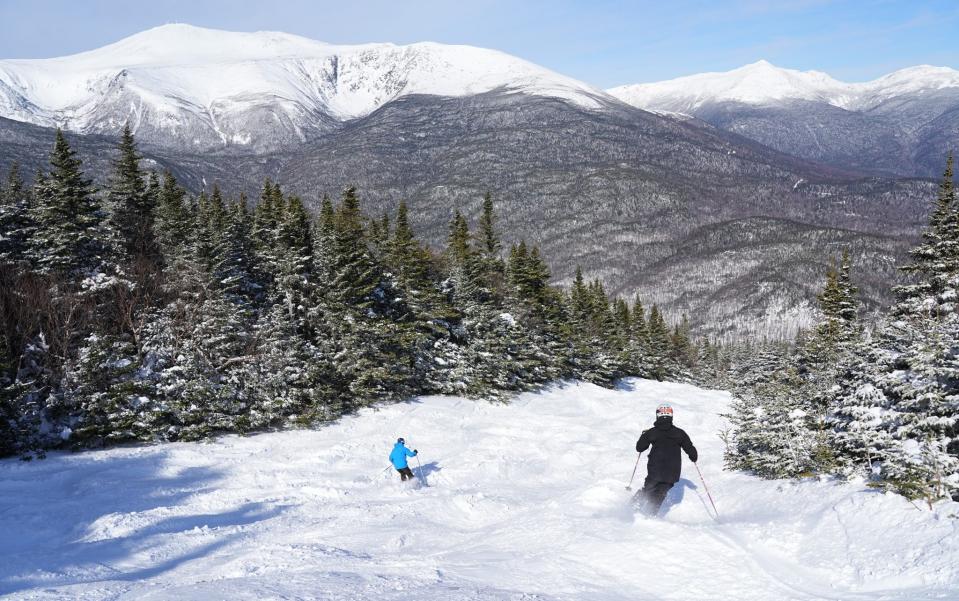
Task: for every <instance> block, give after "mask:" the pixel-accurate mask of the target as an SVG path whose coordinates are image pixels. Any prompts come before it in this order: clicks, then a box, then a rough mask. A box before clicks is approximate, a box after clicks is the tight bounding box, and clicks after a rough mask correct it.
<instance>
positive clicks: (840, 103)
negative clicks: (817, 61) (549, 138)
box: [607, 60, 959, 114]
mask: <svg viewBox="0 0 959 601" xmlns="http://www.w3.org/2000/svg"><path fill="white" fill-rule="evenodd" d="M947 88H956V89H959V71H956V70H955V69H950V68H948V67H931V66H928V65H922V66H918V67H910V68H908V69H902V70H900V71H896V72H894V73H890V74H889V75H886V76H884V77H880V78H879V79H876V80H873V81H869V82H865V83H844V82H841V81H838V80H836V79H833V78H832V77H830V76H829V75H827V74H825V73H822V72H820V71H797V70H794V69H783V68H780V67H777V66H775V65H773V64H771V63H769V62H767V61H764V60H761V61H758V62H755V63H752V64H750V65H746V66H744V67H740V68H738V69H733V70H732V71H726V72H723V73H701V74H699V75H690V76H688V77H680V78H678V79H671V80H669V81H662V82H657V83H644V84H632V85H624V86H619V87H616V88H611V89H610V90H607V91H608V92H609V93H610V94H612V95H613V96H616V97H617V98H619V99H620V100H623V101H624V102H627V103H629V104H631V105H633V106H636V107H639V108H643V109H649V110H657V111H673V112H677V113H686V114H693V113H694V112H695V111H696V110H697V109H700V108H701V107H703V106H704V105H707V104H712V103H720V102H739V103H743V104H752V105H767V104H773V103H782V102H791V101H796V100H805V101H812V102H822V103H825V104H829V105H831V106H835V107H838V108H843V109H848V110H869V109H872V108H875V107H876V106H878V105H879V104H881V103H882V102H885V101H887V100H890V99H892V98H895V97H897V96H906V95H916V94H924V93H930V92H934V91H938V90H942V89H947Z"/></svg>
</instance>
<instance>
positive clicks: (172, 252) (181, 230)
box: [155, 171, 192, 265]
mask: <svg viewBox="0 0 959 601" xmlns="http://www.w3.org/2000/svg"><path fill="white" fill-rule="evenodd" d="M191 222H192V216H191V215H190V209H189V207H188V206H187V204H186V191H185V190H184V189H183V188H181V187H180V185H179V184H177V181H176V178H175V177H173V174H172V173H170V172H169V171H167V172H166V173H164V174H163V184H162V186H161V187H160V191H159V202H158V206H157V210H156V219H155V230H156V238H157V244H158V245H159V248H160V252H161V254H162V256H163V259H164V261H165V262H166V264H167V265H173V264H174V263H175V262H176V261H177V260H178V257H179V258H180V259H182V254H183V252H184V251H185V249H186V247H187V244H188V242H189V238H190V230H191V225H192V223H191Z"/></svg>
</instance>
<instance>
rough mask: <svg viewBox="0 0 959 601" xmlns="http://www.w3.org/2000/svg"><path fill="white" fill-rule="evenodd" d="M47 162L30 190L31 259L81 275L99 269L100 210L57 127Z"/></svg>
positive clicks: (46, 268) (102, 250)
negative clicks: (43, 173)
mask: <svg viewBox="0 0 959 601" xmlns="http://www.w3.org/2000/svg"><path fill="white" fill-rule="evenodd" d="M50 166H51V170H50V174H49V176H47V177H44V178H43V179H42V180H40V181H39V182H38V184H37V187H36V189H35V191H34V199H35V200H34V205H33V220H34V222H35V223H36V231H35V232H34V235H33V236H32V238H31V240H30V255H31V258H32V259H33V260H34V262H35V264H36V265H37V266H38V269H39V270H40V271H41V272H43V273H53V272H63V273H66V274H68V275H71V276H74V277H86V276H89V275H92V274H94V273H96V272H98V271H103V270H104V269H105V264H106V254H107V252H106V251H107V243H106V236H105V234H104V232H103V230H102V229H101V227H100V224H101V222H102V220H103V212H102V211H101V209H100V205H99V203H97V201H96V199H95V198H94V196H93V187H92V185H91V182H90V180H88V179H86V178H84V177H83V173H82V172H81V170H80V166H81V161H80V159H79V158H77V156H76V153H75V152H74V151H73V150H72V149H71V148H70V145H69V144H68V143H67V140H66V137H64V135H63V132H62V131H61V130H59V129H58V130H57V133H56V142H55V143H54V147H53V152H52V154H51V155H50Z"/></svg>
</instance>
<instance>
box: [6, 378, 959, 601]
mask: <svg viewBox="0 0 959 601" xmlns="http://www.w3.org/2000/svg"><path fill="white" fill-rule="evenodd" d="M662 401H668V402H671V403H672V404H673V405H674V407H675V408H676V411H677V417H676V422H677V425H679V426H680V427H682V428H684V429H686V431H687V432H689V434H690V435H691V437H692V439H693V442H694V443H695V444H696V446H697V448H698V449H699V451H700V457H701V460H700V467H701V469H702V470H703V474H704V476H705V477H706V479H707V484H708V485H709V487H710V492H712V494H713V498H714V499H715V501H716V505H717V507H718V509H719V518H718V520H716V519H714V518H713V517H712V516H711V514H710V513H709V510H710V509H711V508H710V507H709V503H708V501H707V499H706V496H705V493H704V491H703V490H702V485H701V484H700V481H699V477H698V475H697V474H696V470H695V468H694V467H693V466H692V465H691V464H689V463H688V462H686V460H685V458H684V462H685V463H684V467H683V479H682V480H681V481H680V483H679V484H677V486H676V487H674V488H673V490H672V491H671V492H670V495H669V497H668V498H667V501H666V504H665V505H664V509H663V511H662V512H661V517H660V519H648V518H642V517H636V516H634V515H633V512H632V510H631V509H630V507H629V505H628V500H629V498H630V495H631V494H632V493H630V492H627V491H626V490H625V485H626V480H627V479H628V477H629V474H630V472H631V470H632V467H633V463H634V461H635V457H636V455H635V453H634V452H633V451H632V448H633V445H634V444H635V441H636V438H637V437H638V436H639V433H640V431H641V430H642V429H644V428H647V427H649V426H650V424H651V422H652V414H653V410H654V408H655V407H656V405H657V404H659V403H660V402H662ZM728 401H729V397H728V395H727V394H726V393H724V392H717V391H706V390H701V389H698V388H695V387H692V386H687V385H681V384H669V383H658V382H650V381H645V380H627V381H625V382H623V383H622V384H621V385H620V387H619V388H618V389H616V390H606V389H602V388H599V387H596V386H592V385H589V384H581V383H570V384H565V385H557V386H554V387H552V388H549V389H547V390H545V391H543V392H539V393H529V394H524V395H521V396H520V397H519V398H518V399H516V400H515V401H514V402H513V403H512V404H510V405H500V404H489V403H485V402H475V401H470V400H465V399H458V398H453V397H424V398H420V399H417V400H416V401H413V402H410V403H404V404H399V405H391V406H385V407H382V408H380V409H378V410H373V409H369V410H364V411H361V412H360V413H359V414H358V415H355V416H351V417H348V418H344V419H343V420H341V421H339V422H338V423H336V424H334V425H332V426H329V427H326V428H321V429H318V430H303V431H290V432H279V433H269V434H260V435H256V436H249V437H239V436H226V437H222V438H219V439H217V440H216V441H214V442H210V443H202V444H188V443H177V444H167V445H155V446H137V447H124V448H114V449H108V450H104V451H95V452H87V453H79V454H67V453H56V454H52V455H51V456H50V457H49V458H48V459H46V460H44V461H39V462H32V463H23V462H20V461H16V460H5V461H0V598H3V599H44V600H50V599H81V600H86V599H90V600H92V599H98V600H99V599H116V600H121V599H122V600H130V599H144V600H157V599H203V600H213V599H229V600H246V599H304V600H305V599H356V600H359V599H376V600H385V601H392V600H397V601H398V600H400V599H403V600H407V599H443V600H467V599H469V600H477V601H487V600H488V601H494V600H495V601H500V600H511V601H520V600H524V601H534V600H536V601H552V600H567V599H596V600H610V601H614V600H615V601H619V600H623V601H625V600H627V599H628V600H684V601H688V600H700V599H702V600H712V599H737V600H745V601H748V600H766V599H768V600H777V601H778V600H785V599H795V600H810V599H830V600H833V599H834V600H843V601H862V600H866V599H869V600H910V601H918V600H927V599H928V600H933V599H940V600H941V599H957V598H959V519H955V518H954V517H952V516H954V515H956V514H959V504H956V503H941V504H939V505H937V507H936V509H935V511H928V510H922V511H919V510H917V509H916V507H914V506H913V505H911V504H909V502H907V501H906V500H904V499H902V498H901V497H898V496H895V495H891V494H882V493H879V492H875V491H872V490H869V489H866V488H865V487H863V486H862V483H841V482H837V481H833V480H826V479H810V480H805V481H764V480H760V479H757V478H754V477H751V476H748V475H745V474H741V473H730V472H723V471H721V467H722V450H723V445H722V442H721V441H720V439H719V437H718V436H717V433H718V432H719V431H720V429H721V428H722V427H723V425H724V421H723V419H722V418H721V417H719V414H720V413H721V412H722V411H723V410H725V408H726V406H727V403H728ZM397 436H405V437H406V438H407V440H408V441H409V443H410V445H411V446H412V447H416V448H419V449H420V459H421V460H422V463H421V464H420V465H421V467H420V465H418V464H417V461H416V460H415V459H413V460H411V465H412V466H413V467H414V468H415V469H414V471H416V472H417V474H418V475H421V477H422V478H423V479H424V480H425V481H426V483H427V484H428V486H425V487H424V486H421V485H419V484H418V483H416V484H413V485H409V484H402V483H400V482H399V478H398V476H397V474H396V473H395V472H394V471H393V470H392V469H385V468H387V466H388V461H387V459H386V457H387V455H388V453H389V451H390V449H391V446H392V442H393V440H395V438H396V437H397ZM417 468H418V469H417ZM644 475H645V456H644V460H643V462H642V464H641V467H640V469H639V470H638V472H637V476H636V481H635V482H634V483H633V488H634V489H637V488H639V487H640V486H641V485H642V479H643V477H644Z"/></svg>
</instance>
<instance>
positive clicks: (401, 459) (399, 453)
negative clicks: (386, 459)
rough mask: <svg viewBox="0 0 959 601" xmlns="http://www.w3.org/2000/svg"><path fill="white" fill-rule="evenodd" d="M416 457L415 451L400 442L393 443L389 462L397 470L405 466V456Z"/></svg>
mask: <svg viewBox="0 0 959 601" xmlns="http://www.w3.org/2000/svg"><path fill="white" fill-rule="evenodd" d="M407 457H416V453H414V452H413V451H411V450H409V449H407V448H406V445H404V444H403V443H402V442H398V443H396V444H395V445H393V452H391V453H390V462H391V463H392V464H393V467H395V468H396V469H398V470H401V469H403V468H404V467H406V458H407Z"/></svg>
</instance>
